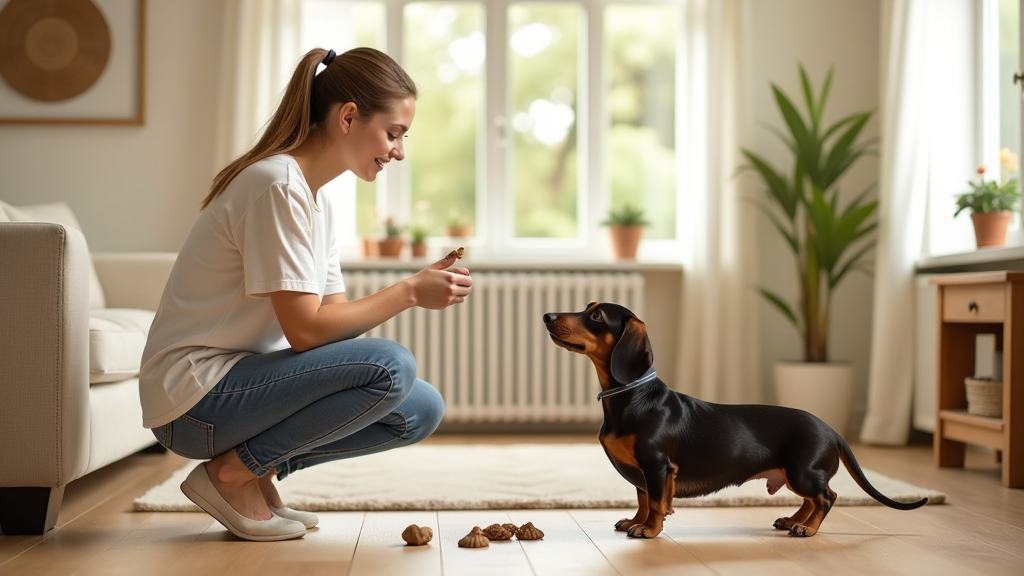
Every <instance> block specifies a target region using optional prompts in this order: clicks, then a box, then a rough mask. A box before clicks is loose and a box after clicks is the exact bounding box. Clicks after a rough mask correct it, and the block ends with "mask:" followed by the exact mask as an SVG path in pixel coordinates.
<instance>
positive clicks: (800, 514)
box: [774, 498, 814, 530]
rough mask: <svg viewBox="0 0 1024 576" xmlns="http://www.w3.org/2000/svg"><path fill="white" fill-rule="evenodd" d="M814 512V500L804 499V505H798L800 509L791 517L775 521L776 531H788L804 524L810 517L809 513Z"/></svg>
mask: <svg viewBox="0 0 1024 576" xmlns="http://www.w3.org/2000/svg"><path fill="white" fill-rule="evenodd" d="M812 510H814V500H812V499H810V498H804V503H803V504H801V505H800V509H799V510H797V511H796V513H795V514H793V515H792V516H783V517H782V518H779V519H777V520H776V521H775V524H774V526H775V529H776V530H789V529H791V528H792V527H793V526H795V525H797V524H806V523H807V518H809V517H810V516H811V511H812Z"/></svg>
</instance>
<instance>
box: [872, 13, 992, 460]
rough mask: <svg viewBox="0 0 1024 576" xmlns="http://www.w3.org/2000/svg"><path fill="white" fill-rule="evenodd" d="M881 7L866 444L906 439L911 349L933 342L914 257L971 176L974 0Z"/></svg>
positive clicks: (911, 380) (911, 381) (974, 128)
mask: <svg viewBox="0 0 1024 576" xmlns="http://www.w3.org/2000/svg"><path fill="white" fill-rule="evenodd" d="M882 14H883V22H882V38H883V42H884V44H883V46H882V58H883V62H882V71H883V78H882V106H881V119H882V142H881V148H880V157H881V158H880V159H881V170H880V176H879V214H878V221H879V235H878V249H877V251H876V255H875V285H874V317H873V322H872V335H871V336H872V337H871V367H870V370H869V375H868V399H867V414H866V416H865V418H864V424H863V426H862V428H861V441H863V442H866V443H872V444H884V445H901V444H906V442H907V440H908V437H909V433H910V427H911V424H910V423H911V413H912V410H911V406H912V403H913V402H914V401H915V399H914V395H913V389H914V379H915V374H914V350H915V347H920V346H934V345H935V344H934V342H915V341H914V340H915V339H914V326H915V325H916V321H915V314H914V312H915V294H916V282H915V261H916V260H917V258H918V257H919V256H920V255H921V254H922V253H923V252H924V251H925V250H924V248H925V244H924V243H925V238H926V228H927V226H928V218H935V219H941V218H949V219H952V214H953V210H954V205H953V200H952V192H954V191H956V190H957V189H958V187H966V185H967V179H968V178H970V177H971V176H972V174H970V171H969V168H970V166H971V165H973V162H974V154H975V142H976V138H977V123H976V121H975V119H976V116H975V111H976V109H977V105H978V102H977V100H976V98H975V94H976V93H975V90H974V86H975V85H976V82H977V78H976V76H975V68H976V64H975V62H976V60H975V59H974V54H975V48H976V45H977V44H976V42H977V39H976V37H975V35H974V34H975V32H974V31H975V30H976V28H975V26H974V17H975V15H976V11H975V5H974V3H973V2H971V1H970V0H888V1H887V2H886V3H885V4H884V5H883V12H882ZM929 204H931V209H929ZM929 214H930V216H929ZM936 222H941V221H940V220H936ZM917 377H921V376H920V375H917ZM924 389H926V390H928V389H930V387H928V386H927V383H925V387H924ZM917 400H918V401H921V402H929V401H930V400H933V399H931V398H917Z"/></svg>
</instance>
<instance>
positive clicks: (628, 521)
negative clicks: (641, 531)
mask: <svg viewBox="0 0 1024 576" xmlns="http://www.w3.org/2000/svg"><path fill="white" fill-rule="evenodd" d="M636 499H637V502H638V503H639V508H637V511H636V514H634V515H633V517H632V518H623V519H622V520H619V521H618V522H616V523H615V529H616V530H618V531H620V532H625V531H627V530H629V529H630V528H631V527H632V526H636V525H637V524H643V523H644V521H645V520H647V513H648V508H647V492H644V491H643V490H641V489H639V488H637V489H636Z"/></svg>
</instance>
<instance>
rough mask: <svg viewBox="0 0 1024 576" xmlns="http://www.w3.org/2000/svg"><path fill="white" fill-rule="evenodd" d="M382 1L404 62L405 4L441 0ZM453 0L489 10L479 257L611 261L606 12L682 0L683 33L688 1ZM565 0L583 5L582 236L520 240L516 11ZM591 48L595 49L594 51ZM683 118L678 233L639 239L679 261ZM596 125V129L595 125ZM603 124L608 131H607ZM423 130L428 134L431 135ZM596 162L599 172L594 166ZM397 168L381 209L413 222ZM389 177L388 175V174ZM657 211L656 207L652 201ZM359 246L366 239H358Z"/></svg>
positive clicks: (393, 47)
mask: <svg viewBox="0 0 1024 576" xmlns="http://www.w3.org/2000/svg"><path fill="white" fill-rule="evenodd" d="M376 1H377V2H380V3H381V4H383V5H384V12H385V16H384V19H385V31H384V40H383V45H384V46H385V50H386V52H387V53H388V54H391V55H392V56H393V57H395V59H396V60H397V61H398V62H399V63H401V64H403V65H404V64H405V62H404V60H405V51H404V48H405V46H404V13H405V6H406V5H408V4H413V3H417V2H422V1H433V0H376ZM437 1H438V2H442V3H448V4H458V3H463V2H470V3H477V4H480V5H481V7H482V10H483V18H484V22H483V23H482V24H483V30H484V36H485V42H486V44H485V46H486V60H485V62H486V65H485V78H484V81H483V83H482V84H483V90H484V94H483V95H482V97H483V100H482V102H481V106H480V118H479V119H478V120H479V121H478V137H477V142H476V146H477V150H476V154H477V167H476V168H477V170H476V174H477V176H476V180H477V196H476V215H475V216H476V222H477V226H476V230H475V234H476V236H475V237H474V238H472V239H470V240H469V244H470V246H472V247H473V250H474V255H475V256H481V257H486V258H488V259H492V260H493V259H500V260H518V259H523V258H530V259H565V258H572V259H574V260H578V259H581V258H583V259H587V260H598V261H600V260H608V259H610V258H611V247H610V241H609V240H608V237H607V232H606V231H605V230H603V227H602V226H601V224H600V223H601V221H602V220H603V219H604V216H605V214H606V212H607V208H608V201H609V195H610V185H609V182H608V178H607V174H606V173H605V171H604V170H601V169H600V167H601V166H604V165H605V163H606V160H607V158H608V156H607V154H608V152H607V150H608V145H607V142H608V138H607V137H608V129H609V128H610V126H611V118H610V113H609V105H608V98H607V96H608V93H609V88H610V86H609V82H610V80H609V78H608V73H609V62H608V57H609V54H608V50H607V46H605V44H604V42H605V37H604V36H605V34H604V31H605V30H604V15H605V8H606V7H607V6H609V5H622V4H638V5H674V6H678V7H679V13H680V29H681V30H685V26H684V24H685V22H684V20H685V18H686V11H687V2H688V0H437ZM522 3H530V4H542V3H559V4H575V5H578V6H579V7H580V9H581V17H582V21H581V31H580V32H581V33H580V35H579V37H580V40H579V41H580V43H581V45H580V47H579V53H580V54H581V61H580V62H579V68H578V74H579V82H578V87H579V93H578V94H577V107H576V124H577V138H578V141H577V146H578V150H579V153H578V155H577V162H578V163H579V164H578V165H577V171H578V186H579V188H578V191H577V193H578V199H577V203H576V216H577V223H578V226H577V230H578V233H577V236H576V237H575V238H517V237H515V222H514V217H515V191H514V187H513V182H512V175H511V168H512V166H513V161H514V159H513V156H512V154H513V146H512V143H511V135H510V134H509V130H511V126H510V118H511V116H512V111H511V109H510V107H511V102H512V98H511V79H510V78H509V76H508V75H509V66H508V11H509V7H510V6H512V5H514V4H522ZM592 47H597V49H598V50H599V52H595V51H594V50H593V49H592ZM685 49H686V42H685V40H684V39H682V38H680V40H679V42H678V44H677V49H676V70H677V74H676V86H675V102H676V106H677V109H679V110H686V109H687V107H688V106H687V104H686V102H685V98H686V97H687V95H688V94H689V90H687V88H686V81H685V79H684V76H683V74H682V72H683V70H684V69H685V59H686V53H685ZM684 122H685V114H676V115H675V126H674V130H675V133H676V135H677V137H676V158H677V160H676V166H675V170H676V172H677V179H676V180H677V182H676V196H677V198H678V200H677V202H676V219H675V221H676V230H675V238H673V239H652V238H646V239H644V240H643V241H642V242H641V247H640V252H639V255H640V258H641V259H650V260H668V261H679V260H680V254H682V250H681V247H682V246H681V239H682V233H681V230H682V223H683V222H684V218H683V216H684V214H683V200H684V199H685V198H686V194H685V193H684V189H685V186H686V182H687V181H688V178H686V177H684V172H683V170H684V168H689V169H693V166H692V165H689V166H688V165H687V164H688V163H686V162H684V160H683V158H682V156H683V151H684V148H685V146H686V141H685V140H684V138H683V130H682V125H683V123H684ZM595 127H598V128H596V129H595ZM600 127H604V128H600ZM429 136H430V135H424V136H423V137H429ZM592 167H593V168H592ZM388 172H389V174H387V175H386V177H385V178H384V179H383V180H382V181H381V182H380V186H379V187H378V191H377V212H378V214H387V215H391V216H393V217H395V218H396V219H398V220H399V221H405V222H408V221H409V220H410V218H411V217H412V202H411V175H410V172H409V166H408V164H406V163H402V162H397V163H394V164H393V165H391V166H389V169H388ZM381 176H384V175H383V174H382V175H381ZM646 208H647V209H648V210H650V207H646ZM353 241H354V242H356V243H358V242H357V241H358V239H355V238H354V239H353ZM429 242H430V243H431V244H434V245H440V244H447V243H450V241H449V240H448V239H446V238H443V237H434V238H431V239H430V240H429Z"/></svg>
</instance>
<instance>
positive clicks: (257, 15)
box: [214, 0, 303, 171]
mask: <svg viewBox="0 0 1024 576" xmlns="http://www.w3.org/2000/svg"><path fill="white" fill-rule="evenodd" d="M301 4H302V3H301V0H224V13H223V22H224V24H223V30H222V38H221V42H222V44H221V46H222V49H221V62H220V75H219V78H220V85H219V86H218V91H219V99H218V101H217V116H216V118H217V126H216V132H215V134H216V142H215V147H214V150H215V157H214V164H215V170H216V171H220V169H221V168H223V167H224V166H225V165H227V164H228V163H229V162H230V161H231V160H233V159H235V158H236V157H238V156H239V155H240V154H242V153H243V152H245V151H246V150H248V149H249V147H250V146H252V145H253V144H254V143H255V142H256V140H257V136H258V134H259V133H260V131H261V130H262V128H263V127H264V126H265V125H266V123H267V122H268V121H269V120H270V117H271V116H272V115H273V113H274V110H275V109H276V108H277V103H278V102H279V101H280V98H281V94H282V93H283V92H284V88H285V86H287V84H288V79H289V77H290V76H291V73H292V71H293V70H294V68H295V64H296V63H297V62H298V60H299V58H300V57H301V56H302V54H303V50H302V46H301V42H300V34H301V29H302V22H301V19H302V6H301Z"/></svg>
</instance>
